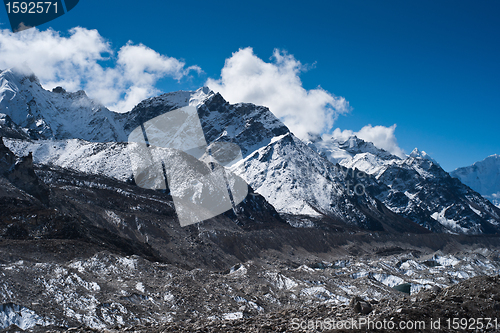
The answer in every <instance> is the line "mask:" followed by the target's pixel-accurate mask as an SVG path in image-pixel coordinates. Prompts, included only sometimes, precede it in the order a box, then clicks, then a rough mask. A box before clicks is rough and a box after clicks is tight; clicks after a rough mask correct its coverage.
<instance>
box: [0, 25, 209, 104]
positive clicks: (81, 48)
mask: <svg viewBox="0 0 500 333" xmlns="http://www.w3.org/2000/svg"><path fill="white" fill-rule="evenodd" d="M0 54H1V57H0V69H5V68H10V67H23V66H28V67H29V68H31V69H32V70H33V71H34V72H35V74H36V75H37V76H38V78H39V79H40V81H41V83H42V84H43V85H44V87H45V88H47V89H51V88H53V87H55V86H62V87H64V88H65V89H67V90H69V91H75V90H79V89H84V90H85V91H86V92H87V93H88V94H89V96H90V97H92V98H95V99H97V100H99V101H100V102H101V103H103V104H104V105H106V106H108V107H110V108H111V109H112V110H116V111H129V110H130V109H132V107H133V106H135V105H136V104H137V103H139V102H140V101H141V100H143V99H145V98H147V97H151V96H153V95H156V94H158V93H159V91H158V90H157V89H156V88H155V85H156V82H157V81H158V80H159V79H160V78H163V77H171V78H173V79H176V80H180V79H182V78H184V77H186V76H189V75H190V72H191V71H195V72H198V73H200V72H201V69H200V68H199V67H198V66H191V67H186V64H185V63H184V62H183V61H180V60H178V59H175V58H171V57H167V56H165V55H161V54H159V53H158V52H156V51H154V50H152V49H150V48H148V47H147V46H144V45H142V44H138V45H134V44H132V43H131V42H129V43H127V44H126V45H124V46H122V47H121V48H120V49H119V50H118V52H116V54H115V51H114V50H113V48H112V46H111V45H110V43H109V42H108V41H106V40H105V39H104V38H103V37H102V36H101V35H100V34H99V32H98V31H97V30H88V29H85V28H79V27H78V28H73V29H71V30H70V31H69V35H68V36H62V35H61V34H60V33H59V32H57V31H54V30H51V29H48V30H46V31H39V30H37V29H30V30H26V31H24V32H22V33H12V32H10V31H9V30H0ZM105 63H106V65H105Z"/></svg>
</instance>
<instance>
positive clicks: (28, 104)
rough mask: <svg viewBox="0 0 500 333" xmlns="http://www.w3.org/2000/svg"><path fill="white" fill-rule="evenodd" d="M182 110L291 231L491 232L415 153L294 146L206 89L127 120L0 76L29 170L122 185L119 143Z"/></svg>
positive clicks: (261, 115)
mask: <svg viewBox="0 0 500 333" xmlns="http://www.w3.org/2000/svg"><path fill="white" fill-rule="evenodd" d="M188 105H191V106H195V107H196V108H197V112H198V116H199V119H200V123H201V127H202V129H203V133H204V136H205V139H206V141H207V143H209V144H211V143H216V142H230V143H233V144H236V145H238V146H239V147H240V149H241V152H242V160H241V161H239V162H238V163H236V164H234V165H232V166H230V170H231V172H233V173H234V174H236V175H237V176H239V177H241V178H242V179H243V180H244V181H246V182H247V183H248V185H249V186H250V189H251V190H250V193H258V194H260V195H261V196H262V197H263V199H264V200H265V201H266V203H265V204H264V203H262V202H261V203H260V206H261V207H262V205H264V206H265V205H268V204H270V205H272V207H274V208H273V209H271V210H270V211H269V214H270V216H271V215H272V214H273V211H274V209H275V210H276V211H277V212H278V213H279V214H280V218H281V219H283V221H286V222H288V224H289V225H291V226H293V227H308V228H320V229H325V230H342V229H350V228H356V229H361V230H377V231H387V232H399V233H401V232H410V233H426V232H438V233H440V232H442V233H458V234H492V233H498V232H499V231H500V209H499V208H497V207H496V206H494V205H493V204H492V203H491V202H490V201H488V200H486V199H485V198H483V197H482V196H481V195H480V194H479V193H477V192H475V191H474V190H473V189H471V188H469V187H468V186H466V185H464V184H463V183H462V182H461V181H460V180H458V179H457V178H453V177H451V176H450V175H449V174H448V173H447V172H445V171H444V170H443V169H442V168H441V167H440V166H439V164H438V163H437V162H436V161H434V160H433V159H431V158H430V157H429V156H428V155H427V154H425V153H424V152H420V151H418V149H416V150H414V151H413V152H412V153H411V154H410V156H408V157H407V158H405V159H401V158H399V157H397V156H394V155H392V154H390V153H389V152H387V151H384V150H382V149H378V148H377V147H375V146H374V145H373V144H372V143H370V142H365V141H363V140H361V139H359V138H357V137H355V136H353V137H351V138H349V139H348V140H346V141H344V142H339V141H336V140H334V139H329V140H322V139H321V138H320V137H316V138H314V139H312V140H310V141H308V142H304V141H301V140H300V139H298V138H297V137H296V136H295V135H294V134H293V133H292V132H290V130H289V129H288V128H287V127H286V126H285V125H284V124H283V123H282V122H281V121H280V120H279V119H278V118H276V117H275V116H274V115H273V113H272V112H271V111H270V110H269V109H267V108H266V107H263V106H256V105H253V104H248V103H240V104H229V103H228V102H227V101H226V100H224V98H223V97H222V96H221V95H220V94H218V93H214V92H212V91H210V90H209V89H208V88H206V87H204V88H200V89H198V90H196V91H191V92H188V91H179V92H174V93H168V94H163V95H161V96H158V97H153V98H149V99H147V100H145V101H143V102H141V103H139V104H138V105H137V106H136V107H135V108H134V109H133V110H131V111H130V112H127V113H116V112H112V111H110V110H108V109H107V108H105V107H104V106H102V105H100V104H99V103H97V102H95V101H92V100H91V99H89V98H88V97H87V95H86V94H85V93H84V92H83V91H79V92H76V93H70V92H66V91H65V90H64V89H63V88H60V87H58V88H55V89H53V91H52V92H50V91H47V90H45V89H43V87H42V86H41V85H40V83H39V81H38V79H37V78H36V76H35V75H33V74H31V75H25V74H21V73H19V72H17V71H16V70H5V71H3V72H1V73H0V135H1V136H3V137H4V139H3V141H4V143H5V146H6V147H8V149H9V150H10V151H12V152H13V153H14V154H16V155H18V156H27V155H28V153H29V152H31V153H32V156H33V161H34V163H36V164H39V165H46V166H52V167H59V168H65V169H68V170H71V172H77V173H80V174H85V175H92V174H94V175H98V176H105V177H111V178H114V179H116V180H119V181H122V182H127V181H130V180H131V179H132V178H133V177H132V173H133V172H132V168H131V165H130V159H129V144H128V143H127V139H128V136H129V134H130V133H131V132H132V131H133V130H134V129H136V128H138V127H140V126H141V124H143V123H145V122H147V121H148V120H150V119H153V118H155V117H158V116H160V115H162V114H165V113H167V112H169V111H171V110H175V109H178V108H181V107H184V106H188ZM165 154H166V152H165ZM457 171H458V170H457ZM179 176H182V175H179ZM497 176H498V173H497ZM487 177H488V175H486V176H485V178H484V179H487ZM460 179H462V178H460ZM464 182H465V183H467V182H466V181H464ZM485 182H486V181H485ZM471 187H472V186H471ZM473 188H474V187H473ZM476 190H477V189H476ZM496 193H498V189H497V192H496ZM198 194H199V193H198ZM198 194H197V193H194V194H193V198H194V197H196V196H197V195H198ZM249 207H251V205H250V206H247V208H246V209H250V208H249Z"/></svg>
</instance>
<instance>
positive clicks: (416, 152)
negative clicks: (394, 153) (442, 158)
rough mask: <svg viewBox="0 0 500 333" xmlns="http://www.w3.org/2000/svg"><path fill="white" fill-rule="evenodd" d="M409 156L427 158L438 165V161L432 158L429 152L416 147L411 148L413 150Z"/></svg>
mask: <svg viewBox="0 0 500 333" xmlns="http://www.w3.org/2000/svg"><path fill="white" fill-rule="evenodd" d="M410 157H420V158H423V159H426V160H429V161H431V162H432V163H434V164H437V165H439V163H438V162H437V161H436V160H435V159H433V158H432V157H431V156H430V155H429V154H427V153H426V152H425V151H420V150H418V148H415V149H413V151H412V152H411V153H410Z"/></svg>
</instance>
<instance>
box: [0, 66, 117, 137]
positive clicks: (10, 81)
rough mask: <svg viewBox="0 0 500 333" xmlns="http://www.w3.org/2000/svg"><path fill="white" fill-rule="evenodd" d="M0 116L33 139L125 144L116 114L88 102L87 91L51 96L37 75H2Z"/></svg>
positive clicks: (58, 91)
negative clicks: (74, 139) (5, 117)
mask: <svg viewBox="0 0 500 333" xmlns="http://www.w3.org/2000/svg"><path fill="white" fill-rule="evenodd" d="M0 113H3V114H6V115H8V116H9V117H10V118H11V119H12V121H13V122H14V123H15V124H17V125H18V126H20V127H21V128H24V129H25V131H26V132H27V134H29V136H30V137H32V138H34V139H72V138H78V139H84V140H87V141H100V142H110V141H122V140H123V139H124V133H123V130H122V126H121V125H120V124H118V123H116V122H115V113H114V112H111V111H109V110H108V109H106V108H105V107H104V106H102V105H100V104H98V103H96V102H94V101H93V100H91V99H89V98H88V97H87V95H86V94H85V92H84V91H78V92H75V93H68V92H66V91H65V90H64V89H62V88H55V89H54V90H53V91H52V92H49V91H47V90H45V89H43V87H42V86H41V85H40V82H39V81H38V79H37V78H36V76H35V75H34V74H31V75H25V74H22V73H21V72H20V71H19V70H15V69H9V70H5V71H3V72H1V73H0Z"/></svg>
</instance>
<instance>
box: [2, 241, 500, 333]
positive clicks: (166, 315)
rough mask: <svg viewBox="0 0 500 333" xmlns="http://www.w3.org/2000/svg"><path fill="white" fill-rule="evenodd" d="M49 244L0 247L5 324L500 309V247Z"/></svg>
mask: <svg viewBox="0 0 500 333" xmlns="http://www.w3.org/2000/svg"><path fill="white" fill-rule="evenodd" d="M61 246H63V245H61ZM66 246H67V247H68V245H67V244H66ZM10 248H13V244H11V246H10ZM61 249H64V248H63V247H61ZM399 250H400V249H399ZM14 252H15V251H14ZM54 252H56V253H55V254H54V258H48V257H47V260H48V261H47V262H43V261H41V260H39V258H38V260H33V259H30V258H29V253H28V251H26V253H25V256H24V258H25V259H20V256H19V254H14V253H13V252H11V254H10V261H8V260H5V259H2V261H1V265H0V275H1V281H2V282H1V284H0V304H2V305H1V307H0V325H2V326H1V327H3V328H5V332H10V331H12V329H14V328H16V327H18V328H16V329H17V330H18V331H19V330H20V328H22V329H24V330H27V331H32V332H49V331H51V330H52V331H54V332H61V331H76V332H87V331H88V332H92V331H96V332H108V331H111V332H113V331H114V332H122V331H132V332H133V331H137V332H170V331H180V332H196V331H200V332H285V331H286V332H289V331H293V330H294V328H298V330H297V331H304V329H303V328H309V326H304V325H311V322H309V321H310V320H312V321H315V322H316V321H317V320H320V321H321V320H324V319H327V318H330V319H335V320H353V319H356V320H358V319H359V318H369V319H370V320H372V321H376V320H379V321H383V320H384V319H385V320H387V321H388V320H391V318H392V321H394V322H396V323H397V322H399V321H402V320H424V321H430V319H431V318H437V317H438V316H439V317H440V318H442V319H441V321H442V323H441V324H442V325H444V323H445V322H444V321H445V320H446V319H447V318H484V317H487V316H489V317H494V316H495V315H497V316H498V313H500V311H499V307H500V298H499V297H500V295H499V293H500V291H499V290H500V289H499V287H500V286H499V283H500V279H499V278H498V274H499V273H500V259H499V255H500V252H499V251H498V250H488V249H485V248H478V249H475V250H467V251H463V252H457V253H454V254H450V253H443V252H442V251H438V252H434V253H423V252H420V253H419V252H418V251H411V252H403V253H395V254H394V252H398V249H396V248H392V249H391V248H385V249H379V252H380V253H382V254H378V255H376V256H366V255H364V256H353V255H339V253H335V254H333V253H332V254H323V255H312V254H307V253H303V252H302V253H301V252H299V251H296V252H289V253H288V260H283V258H282V257H280V256H279V255H280V254H279V253H277V252H275V251H268V252H266V253H265V254H263V255H262V257H261V258H259V259H255V260H251V261H247V262H244V263H241V264H237V265H234V266H232V267H230V268H229V269H227V270H225V271H213V270H207V269H202V268H199V269H191V270H187V269H182V268H178V267H176V266H174V265H170V264H162V263H156V262H150V261H148V260H146V259H143V258H142V257H139V256H120V255H117V254H112V253H109V252H107V251H100V252H97V253H95V254H88V255H87V257H80V258H75V259H72V260H69V261H63V260H61V261H59V260H58V259H57V258H55V257H57V255H59V256H61V255H63V254H57V252H58V251H57V250H56V251H54ZM281 255H282V254H281ZM63 256H64V255H63ZM293 320H295V321H293ZM302 321H306V322H305V323H302ZM299 323H301V325H302V326H298V325H299ZM427 324H428V325H429V323H427ZM13 325H15V326H13ZM316 325H317V324H316ZM9 326H10V327H9ZM328 328H329V327H328V326H321V327H319V329H316V326H315V329H316V331H328ZM305 330H306V331H307V330H308V329H305ZM14 331H15V330H14ZM309 331H314V330H309ZM349 331H352V330H349ZM361 331H362V330H361ZM377 331H378V330H377ZM451 331H456V330H450V332H451ZM489 331H491V330H489Z"/></svg>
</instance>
